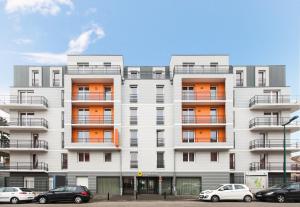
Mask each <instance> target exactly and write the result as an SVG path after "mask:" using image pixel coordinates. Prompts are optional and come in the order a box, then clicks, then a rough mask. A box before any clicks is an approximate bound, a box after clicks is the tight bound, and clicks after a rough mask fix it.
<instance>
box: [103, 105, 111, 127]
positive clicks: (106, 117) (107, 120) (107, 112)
mask: <svg viewBox="0 0 300 207" xmlns="http://www.w3.org/2000/svg"><path fill="white" fill-rule="evenodd" d="M103 115H104V117H103V122H104V123H105V124H112V109H111V108H105V109H104V112H103Z"/></svg>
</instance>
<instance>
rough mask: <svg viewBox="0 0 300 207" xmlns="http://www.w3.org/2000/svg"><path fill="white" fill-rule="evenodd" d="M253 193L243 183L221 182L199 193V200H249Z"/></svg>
mask: <svg viewBox="0 0 300 207" xmlns="http://www.w3.org/2000/svg"><path fill="white" fill-rule="evenodd" d="M252 199H253V194H252V193H251V192H250V190H249V188H248V187H247V186H246V185H243V184H222V185H218V186H217V187H216V188H215V189H212V190H205V191H202V192H201V193H200V194H199V200H206V201H212V202H218V201H220V200H241V201H245V202H251V201H252Z"/></svg>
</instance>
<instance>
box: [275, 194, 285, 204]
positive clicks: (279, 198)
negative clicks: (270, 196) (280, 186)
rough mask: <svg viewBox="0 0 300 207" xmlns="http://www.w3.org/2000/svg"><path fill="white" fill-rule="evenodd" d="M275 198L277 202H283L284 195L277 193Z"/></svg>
mask: <svg viewBox="0 0 300 207" xmlns="http://www.w3.org/2000/svg"><path fill="white" fill-rule="evenodd" d="M276 200H277V202H278V203H284V202H285V197H284V195H278V196H276Z"/></svg>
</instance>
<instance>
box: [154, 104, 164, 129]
mask: <svg viewBox="0 0 300 207" xmlns="http://www.w3.org/2000/svg"><path fill="white" fill-rule="evenodd" d="M164 122H165V118H164V108H163V107H157V108H156V124H157V125H163V124H164Z"/></svg>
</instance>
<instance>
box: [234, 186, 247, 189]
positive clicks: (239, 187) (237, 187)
mask: <svg viewBox="0 0 300 207" xmlns="http://www.w3.org/2000/svg"><path fill="white" fill-rule="evenodd" d="M234 188H235V189H236V190H241V189H246V188H245V187H244V186H243V185H234Z"/></svg>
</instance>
